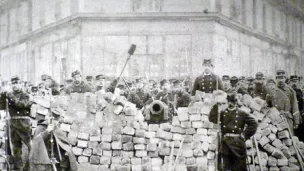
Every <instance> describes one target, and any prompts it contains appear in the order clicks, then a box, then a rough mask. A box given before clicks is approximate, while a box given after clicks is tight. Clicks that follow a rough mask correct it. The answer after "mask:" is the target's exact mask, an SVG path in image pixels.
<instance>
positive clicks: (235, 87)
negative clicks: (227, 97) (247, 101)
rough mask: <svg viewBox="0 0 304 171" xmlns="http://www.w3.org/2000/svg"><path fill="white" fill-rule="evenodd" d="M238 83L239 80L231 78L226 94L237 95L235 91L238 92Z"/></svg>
mask: <svg viewBox="0 0 304 171" xmlns="http://www.w3.org/2000/svg"><path fill="white" fill-rule="evenodd" d="M238 82H239V79H238V78H237V77H236V76H232V77H231V78H230V88H229V89H228V90H226V92H228V93H232V92H235V93H237V91H238Z"/></svg>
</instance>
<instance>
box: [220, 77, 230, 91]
mask: <svg viewBox="0 0 304 171" xmlns="http://www.w3.org/2000/svg"><path fill="white" fill-rule="evenodd" d="M222 82H223V89H224V91H225V92H227V91H228V90H229V89H230V87H231V85H230V77H229V75H223V76H222Z"/></svg>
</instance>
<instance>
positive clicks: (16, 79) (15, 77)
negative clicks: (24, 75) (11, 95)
mask: <svg viewBox="0 0 304 171" xmlns="http://www.w3.org/2000/svg"><path fill="white" fill-rule="evenodd" d="M19 80H20V79H19V77H18V76H13V77H12V78H11V82H12V83H18V81H19Z"/></svg>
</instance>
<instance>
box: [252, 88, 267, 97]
mask: <svg viewBox="0 0 304 171" xmlns="http://www.w3.org/2000/svg"><path fill="white" fill-rule="evenodd" d="M250 92H251V94H250V95H251V97H252V98H255V97H260V98H261V99H263V100H265V99H266V95H267V89H266V87H265V86H264V85H261V87H259V86H256V85H255V86H254V89H253V90H251V91H250Z"/></svg>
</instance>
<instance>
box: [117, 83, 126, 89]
mask: <svg viewBox="0 0 304 171" xmlns="http://www.w3.org/2000/svg"><path fill="white" fill-rule="evenodd" d="M117 88H119V89H124V88H125V85H123V84H119V85H118V86H117Z"/></svg>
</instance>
